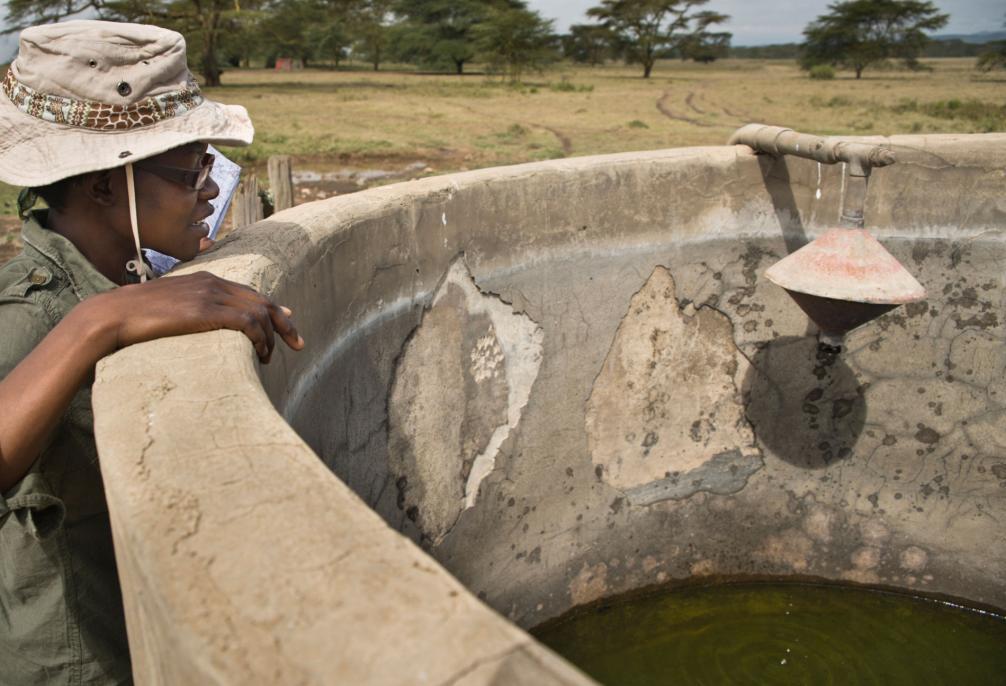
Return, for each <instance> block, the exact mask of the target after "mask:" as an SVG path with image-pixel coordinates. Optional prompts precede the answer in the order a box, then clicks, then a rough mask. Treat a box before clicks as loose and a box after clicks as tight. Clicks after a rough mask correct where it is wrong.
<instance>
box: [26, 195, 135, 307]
mask: <svg viewBox="0 0 1006 686" xmlns="http://www.w3.org/2000/svg"><path fill="white" fill-rule="evenodd" d="M47 215H48V212H47V211H46V210H33V211H32V212H30V213H29V214H28V218H27V219H26V220H25V222H24V224H23V225H22V227H21V238H22V240H23V241H24V243H25V245H26V246H30V247H31V248H32V249H33V250H34V251H35V252H37V253H38V254H40V255H41V256H42V257H44V258H45V259H46V260H47V261H48V262H49V263H50V266H51V267H52V268H53V270H54V271H55V272H57V273H59V274H61V275H62V276H63V277H64V278H65V279H66V281H67V283H69V284H70V287H71V288H72V289H73V292H74V293H75V294H76V296H77V298H79V299H80V300H83V299H84V298H88V297H90V296H92V295H97V294H98V293H101V292H103V291H107V290H111V289H112V288H115V287H116V284H115V283H113V282H112V281H111V280H109V279H108V278H107V277H106V276H105V275H104V274H102V273H101V272H99V271H98V270H97V268H96V267H95V266H94V265H93V264H91V263H90V262H89V261H88V259H87V258H86V257H84V255H83V254H82V253H81V252H80V250H78V249H77V246H75V245H74V244H73V243H71V242H70V241H69V240H68V239H67V238H65V237H64V236H61V235H60V234H58V233H56V232H55V231H50V230H49V229H47V228H45V222H46V218H47Z"/></svg>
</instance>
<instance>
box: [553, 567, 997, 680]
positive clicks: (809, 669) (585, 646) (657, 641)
mask: <svg viewBox="0 0 1006 686" xmlns="http://www.w3.org/2000/svg"><path fill="white" fill-rule="evenodd" d="M534 633H535V635H536V636H537V637H538V639H539V640H541V641H542V642H543V643H544V644H545V645H547V646H549V647H550V648H552V649H553V650H555V651H556V652H558V653H559V654H560V655H562V656H564V657H565V658H566V659H568V660H569V661H570V662H572V663H573V664H575V665H577V666H578V667H580V669H582V670H583V671H584V672H586V673H587V674H589V675H590V676H592V677H593V678H594V679H596V680H598V681H599V682H601V683H602V684H605V685H606V686H635V685H638V686H643V685H653V684H668V685H674V686H726V685H729V684H760V685H769V684H786V685H794V684H813V685H814V686H826V685H828V684H835V685H845V684H856V685H858V686H868V685H872V684H877V685H878V686H880V685H883V686H899V685H904V686H918V685H920V684H927V685H930V684H932V685H935V684H948V685H951V684H952V685H954V686H957V685H962V684H968V686H984V685H986V684H987V685H989V686H993V685H995V686H1002V685H1003V684H1006V619H1004V618H1003V617H1000V616H997V615H995V614H991V613H987V612H981V611H977V610H972V609H967V608H964V607H961V606H956V605H953V604H950V603H944V602H938V601H933V600H928V599H922V598H916V597H912V596H907V595H901V594H895V593H888V592H883V591H873V590H868V589H862V588H852V587H846V586H823V585H821V586H818V585H803V584H792V583H787V584H782V583H780V584H768V583H750V584H731V585H720V586H703V587H687V588H682V589H677V590H673V591H668V592H664V593H662V594H660V595H651V596H647V597H644V598H637V599H634V600H625V601H614V602H613V603H611V604H609V605H605V606H603V607H600V608H597V609H594V610H592V611H590V612H587V613H583V614H579V615H575V616H572V617H570V618H568V619H565V620H560V621H558V622H556V623H554V624H551V625H549V626H546V627H544V628H543V629H541V630H538V631H535V632H534Z"/></svg>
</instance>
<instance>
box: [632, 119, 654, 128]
mask: <svg viewBox="0 0 1006 686" xmlns="http://www.w3.org/2000/svg"><path fill="white" fill-rule="evenodd" d="M629 128H630V129H648V128H650V127H649V126H647V125H646V122H644V121H639V120H638V119H633V120H632V121H630V122H629Z"/></svg>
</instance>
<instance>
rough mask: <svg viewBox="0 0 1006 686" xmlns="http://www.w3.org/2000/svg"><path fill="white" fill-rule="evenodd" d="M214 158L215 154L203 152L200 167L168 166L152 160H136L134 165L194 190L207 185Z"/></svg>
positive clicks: (199, 189)
mask: <svg viewBox="0 0 1006 686" xmlns="http://www.w3.org/2000/svg"><path fill="white" fill-rule="evenodd" d="M213 160H214V156H213V154H212V153H209V152H208V153H205V154H203V157H202V159H201V160H200V161H199V168H198V169H183V168H179V167H168V166H165V165H163V164H157V163H156V162H151V161H150V160H140V161H139V162H134V163H133V166H134V167H136V168H137V169H142V170H143V171H148V172H150V173H151V174H156V175H157V176H160V177H161V178H162V179H165V180H166V181H173V182H175V183H178V184H181V185H183V186H185V187H186V188H190V189H192V190H194V191H201V190H202V189H203V187H205V186H206V181H207V180H209V178H210V172H211V171H212V170H213Z"/></svg>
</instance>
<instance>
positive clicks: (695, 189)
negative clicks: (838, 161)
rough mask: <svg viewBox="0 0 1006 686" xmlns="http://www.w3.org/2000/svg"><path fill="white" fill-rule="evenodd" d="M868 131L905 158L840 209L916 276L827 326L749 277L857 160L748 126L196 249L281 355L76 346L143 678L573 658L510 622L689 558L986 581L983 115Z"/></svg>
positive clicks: (190, 342)
mask: <svg viewBox="0 0 1006 686" xmlns="http://www.w3.org/2000/svg"><path fill="white" fill-rule="evenodd" d="M863 140H865V141H867V142H872V143H878V144H882V145H884V146H889V147H890V148H891V149H892V150H894V151H895V154H896V155H897V159H898V162H897V164H895V165H893V166H890V167H886V168H884V169H878V170H875V171H874V173H873V176H872V178H871V180H870V186H869V193H868V195H867V198H866V205H865V220H866V225H867V227H868V228H869V229H870V231H871V232H872V234H873V235H874V236H875V237H876V238H877V239H879V240H880V241H881V243H883V245H884V246H885V247H886V248H887V250H889V251H890V252H891V253H892V254H893V255H894V256H896V257H897V258H898V259H899V260H900V261H901V263H902V264H903V265H905V266H906V268H908V270H909V271H910V272H911V273H912V274H913V275H914V276H915V278H917V279H918V280H919V281H920V282H921V284H922V285H923V286H924V287H925V288H926V290H927V292H928V298H927V299H926V300H925V301H921V302H918V303H913V304H910V305H908V306H907V307H900V308H898V309H896V310H893V311H892V312H890V313H888V314H886V315H884V316H883V317H881V318H879V319H877V320H875V321H873V322H871V323H869V324H867V325H865V326H863V327H861V328H859V329H856V330H855V331H853V332H852V333H850V334H849V335H848V336H847V337H846V339H845V342H844V343H845V347H844V350H843V351H842V353H841V354H837V355H836V354H831V353H828V352H822V351H821V350H820V349H819V347H818V341H817V339H816V330H815V329H814V327H813V325H810V324H808V320H807V319H806V317H805V316H804V314H803V313H802V312H801V311H800V310H799V309H798V308H797V307H796V306H795V305H794V304H793V303H792V302H791V301H790V300H789V298H788V297H787V296H786V294H785V292H784V291H783V290H782V289H780V288H779V287H777V286H775V285H773V284H771V283H770V282H768V281H766V280H765V279H763V278H762V276H763V273H764V271H765V269H766V268H768V267H769V266H770V265H771V264H773V263H774V262H776V261H778V260H779V259H780V258H782V257H784V256H785V255H787V254H788V253H790V252H792V251H794V250H795V249H797V248H798V247H800V246H801V245H803V244H805V243H807V242H808V241H809V240H811V239H812V238H813V237H815V236H816V235H818V234H819V233H820V232H821V231H823V230H824V229H826V228H828V227H831V226H833V225H835V224H836V223H837V221H838V217H839V215H840V213H841V210H842V204H843V188H844V185H845V182H846V181H847V179H846V172H845V170H844V169H843V167H842V166H841V165H834V166H827V165H824V166H822V165H819V164H817V163H815V162H812V161H808V160H803V159H796V158H789V157H771V156H765V155H756V154H754V153H753V152H752V151H751V149H749V148H747V147H745V146H721V147H706V148H686V149H674V150H664V151H657V152H642V153H628V154H621V155H610V156H604V157H588V158H579V159H569V160H560V161H553V162H546V163H538V164H530V165H522V166H515V167H507V168H499V169H487V170H482V171H475V172H467V173H463V174H455V175H448V176H441V177H435V178H429V179H425V180H421V181H416V182H410V183H405V184H398V185H395V186H388V187H384V188H378V189H374V190H371V191H366V192H363V193H359V194H355V195H351V196H345V197H337V198H334V199H330V200H325V201H321V202H315V203H311V204H308V205H303V206H300V207H297V208H294V209H292V210H288V211H286V212H283V213H280V214H278V215H275V216H274V217H272V218H270V219H268V220H266V221H263V222H261V223H259V224H257V225H255V226H253V227H250V228H248V229H245V230H243V231H242V232H240V234H239V235H237V236H234V237H233V238H231V239H228V240H226V241H224V242H223V244H222V245H221V246H220V247H219V249H217V250H215V251H214V252H213V253H211V254H210V255H207V256H206V257H205V258H203V259H201V260H200V261H199V262H198V263H197V264H195V265H192V266H189V267H187V268H186V271H191V270H194V269H210V270H212V271H214V272H216V273H218V274H220V275H222V276H226V277H228V278H233V279H237V280H240V281H244V282H247V283H250V284H252V285H254V286H256V287H258V288H261V289H264V290H266V291H268V292H270V293H272V294H273V296H274V297H275V298H276V299H277V300H278V301H279V302H282V303H285V304H287V305H289V306H290V307H292V308H293V309H294V311H295V313H296V316H297V320H298V323H299V325H300V328H301V331H302V333H303V335H304V337H305V339H306V340H307V343H308V347H307V349H306V350H305V351H304V352H303V353H300V354H294V353H290V352H289V351H285V350H277V354H276V355H274V358H273V362H272V364H271V365H269V366H267V367H259V366H258V364H257V362H256V361H255V356H254V353H253V351H252V349H251V346H250V345H249V344H248V342H247V341H246V340H245V339H244V338H243V337H242V336H241V335H239V334H235V333H231V332H215V333H210V334H201V335H197V336H187V337H183V338H176V339H168V340H161V341H156V342H153V343H149V344H144V345H140V346H135V347H132V348H129V349H126V350H124V351H122V352H120V353H118V354H116V355H114V356H113V357H111V358H109V359H107V360H105V361H104V362H103V363H102V364H101V365H100V368H99V372H98V376H97V382H96V385H95V392H94V407H95V418H96V420H95V421H96V432H97V440H98V447H99V451H100V454H101V460H102V471H103V474H104V478H105V482H106V488H107V494H108V499H109V505H110V508H111V513H112V518H113V526H114V533H115V537H116V554H117V557H118V561H119V570H120V574H121V576H122V577H123V588H124V594H125V601H126V607H127V615H128V623H129V631H130V641H131V648H132V652H133V655H134V661H135V668H136V676H137V678H138V679H139V681H140V682H141V683H219V684H245V683H297V684H300V683H303V684H314V683H352V684H383V683H430V684H447V683H452V684H453V683H470V684H476V683H478V684H488V683H495V684H511V683H513V684H517V683H535V684H547V683H556V684H560V683H561V684H574V683H588V681H587V680H586V678H585V677H583V676H582V675H580V673H579V672H577V671H576V670H575V669H573V668H572V667H569V666H568V665H566V663H564V662H563V661H562V660H561V659H560V658H558V657H555V656H554V655H553V654H551V653H550V652H549V651H548V650H547V649H545V648H543V647H541V646H539V645H538V644H537V643H536V642H535V641H534V640H533V639H531V638H530V637H529V636H528V635H527V634H525V633H524V632H523V631H522V629H525V628H528V627H531V626H534V625H536V624H538V623H540V622H542V621H545V620H548V619H550V618H553V617H556V616H558V615H560V614H562V613H564V612H565V611H567V610H569V609H570V608H571V607H574V606H577V605H581V604H585V603H590V602H592V601H595V600H597V599H600V598H604V597H607V596H610V595H613V594H618V593H622V592H626V591H630V590H633V589H637V588H641V587H645V586H651V585H655V584H664V583H674V582H681V581H685V580H689V579H694V578H696V577H709V576H719V577H724V578H732V577H799V578H819V579H826V580H842V581H849V582H858V583H865V584H878V585H884V586H891V587H897V588H904V589H911V590H913V591H919V592H926V593H936V594H947V595H952V596H957V597H963V598H966V599H968V600H970V601H973V602H975V603H979V604H985V605H990V606H994V607H1000V608H1002V607H1006V579H1004V572H1003V570H1004V569H1006V533H1004V529H1003V526H1002V522H1003V521H1004V519H1006V429H1004V427H1006V381H1004V379H1006V375H1004V372H1006V345H1004V337H1006V324H1004V321H1003V300H1004V295H1006V289H1004V285H1006V284H1004V276H1003V270H1002V265H1003V264H1006V243H1004V240H1003V231H1004V229H1006V195H1004V193H1003V189H1004V187H1006V186H1004V182H1006V175H1004V166H1006V165H1004V163H1006V135H1001V134H990V135H974V136H896V137H892V138H871V139H863ZM494 611H495V612H494Z"/></svg>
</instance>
